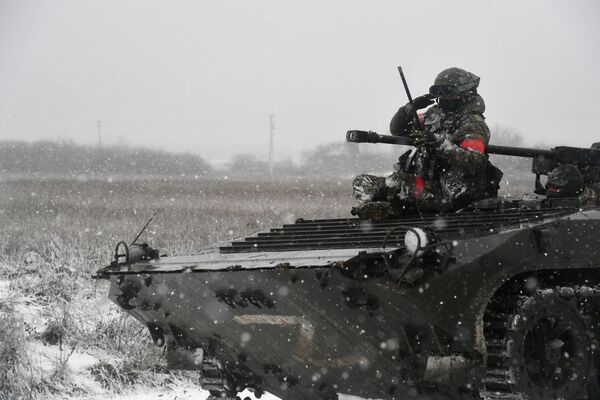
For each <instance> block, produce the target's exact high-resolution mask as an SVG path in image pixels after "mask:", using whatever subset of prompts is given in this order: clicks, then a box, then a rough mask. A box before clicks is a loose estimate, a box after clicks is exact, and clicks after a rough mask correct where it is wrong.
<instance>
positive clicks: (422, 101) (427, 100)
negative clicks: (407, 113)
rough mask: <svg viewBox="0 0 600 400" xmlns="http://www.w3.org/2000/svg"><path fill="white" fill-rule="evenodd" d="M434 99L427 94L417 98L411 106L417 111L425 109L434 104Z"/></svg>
mask: <svg viewBox="0 0 600 400" xmlns="http://www.w3.org/2000/svg"><path fill="white" fill-rule="evenodd" d="M434 99H435V97H434V96H433V95H431V94H429V93H427V94H424V95H423V96H419V97H416V98H414V99H413V104H414V105H415V108H416V109H417V110H420V109H422V108H425V107H429V106H430V105H432V104H433V103H434Z"/></svg>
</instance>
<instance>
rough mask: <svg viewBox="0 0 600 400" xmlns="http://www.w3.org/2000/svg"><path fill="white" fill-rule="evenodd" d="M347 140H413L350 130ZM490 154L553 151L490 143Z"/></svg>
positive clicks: (404, 143)
mask: <svg viewBox="0 0 600 400" xmlns="http://www.w3.org/2000/svg"><path fill="white" fill-rule="evenodd" d="M346 140H347V141H348V142H352V143H387V144H396V145H402V146H412V145H413V141H412V139H411V138H409V137H406V136H390V135H380V134H378V133H376V132H372V131H348V132H347V133H346ZM487 152H488V154H500V155H504V156H513V157H526V158H535V157H538V156H545V157H551V156H552V151H551V150H545V149H533V148H528V147H510V146H498V145H493V144H490V145H488V146H487Z"/></svg>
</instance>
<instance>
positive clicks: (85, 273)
mask: <svg viewBox="0 0 600 400" xmlns="http://www.w3.org/2000/svg"><path fill="white" fill-rule="evenodd" d="M0 186H1V193H2V196H0V227H1V228H0V239H1V240H0V249H1V251H0V360H2V362H0V400H8V399H10V400H12V399H94V400H100V399H120V400H134V399H135V400H137V399H140V400H141V399H164V400H166V399H168V400H183V399H195V400H202V399H204V398H205V397H206V396H207V395H208V393H207V392H205V391H203V390H202V389H201V388H200V387H199V386H198V385H197V384H196V382H197V374H196V373H185V372H169V371H167V370H166V365H165V362H164V357H163V354H162V350H161V349H157V348H156V347H154V346H153V345H152V342H151V339H150V336H149V334H148V333H147V330H146V328H145V327H144V326H142V325H140V324H138V323H137V321H135V320H134V319H133V318H130V317H128V316H127V315H126V314H125V313H123V312H122V311H121V310H120V309H119V308H118V307H117V306H116V305H114V304H112V303H111V302H109V301H108V300H107V292H108V284H107V283H106V282H104V281H96V280H92V279H91V276H92V274H93V273H94V272H95V271H96V270H97V269H98V268H100V267H102V266H104V265H106V264H107V263H108V262H109V261H110V259H111V257H112V253H113V251H114V246H115V244H116V243H117V242H118V241H120V240H125V241H128V242H129V241H131V240H133V238H134V237H135V236H136V234H137V233H138V231H139V230H140V229H141V227H142V226H143V225H144V224H145V223H146V221H147V220H148V219H149V218H150V217H151V216H152V215H153V214H154V213H155V212H156V211H157V210H159V209H160V211H159V212H158V214H157V215H156V217H155V218H154V220H153V222H152V224H151V225H150V226H149V227H148V230H147V232H146V233H145V234H144V236H143V237H142V238H141V240H144V241H147V242H149V243H150V244H151V245H153V246H155V247H157V248H159V249H160V250H161V252H166V253H168V254H172V255H176V254H189V253H191V252H194V251H197V250H198V249H201V248H202V247H204V246H208V245H210V244H215V243H218V242H222V241H227V240H229V239H231V238H234V237H238V236H240V235H245V234H249V233H252V232H255V231H257V230H264V229H267V228H269V227H271V226H274V225H281V224H282V223H288V222H293V221H294V220H295V219H296V218H299V217H308V218H314V217H326V216H329V217H339V216H343V215H347V214H348V212H349V209H350V207H351V206H352V205H353V204H352V198H351V189H350V182H331V183H324V182H320V183H308V182H294V181H292V182H286V183H269V182H260V183H256V182H252V183H250V182H232V181H230V180H228V179H224V180H220V181H206V180H204V181H200V180H195V179H192V180H182V179H146V180H143V179H139V180H116V179H103V180H81V179H78V180H76V179H56V178H53V179H45V180H44V179H9V178H4V179H3V180H2V181H0ZM263 398H266V399H269V398H273V397H263Z"/></svg>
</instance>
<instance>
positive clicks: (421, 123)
mask: <svg viewBox="0 0 600 400" xmlns="http://www.w3.org/2000/svg"><path fill="white" fill-rule="evenodd" d="M417 117H419V128H421V129H425V113H424V112H420V113H417Z"/></svg>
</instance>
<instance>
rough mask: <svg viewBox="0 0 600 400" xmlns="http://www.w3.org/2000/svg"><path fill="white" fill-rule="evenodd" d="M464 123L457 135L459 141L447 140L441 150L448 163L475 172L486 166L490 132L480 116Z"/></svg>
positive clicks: (468, 119)
mask: <svg viewBox="0 0 600 400" xmlns="http://www.w3.org/2000/svg"><path fill="white" fill-rule="evenodd" d="M464 122H465V123H464V124H462V125H461V126H460V127H459V129H458V132H457V133H456V138H457V140H456V141H455V142H451V141H449V140H445V141H444V142H443V143H442V145H441V146H440V148H439V150H440V152H441V153H442V154H443V155H444V158H445V159H446V160H447V161H448V163H450V164H453V165H458V166H462V167H465V168H468V169H472V170H473V171H474V172H475V171H476V170H477V169H478V168H481V167H483V166H484V165H485V162H486V158H485V152H486V148H487V145H488V141H489V138H490V130H489V128H488V126H487V124H486V123H485V121H484V119H483V116H480V115H472V116H468V117H467V118H466V120H465V121H464Z"/></svg>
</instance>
